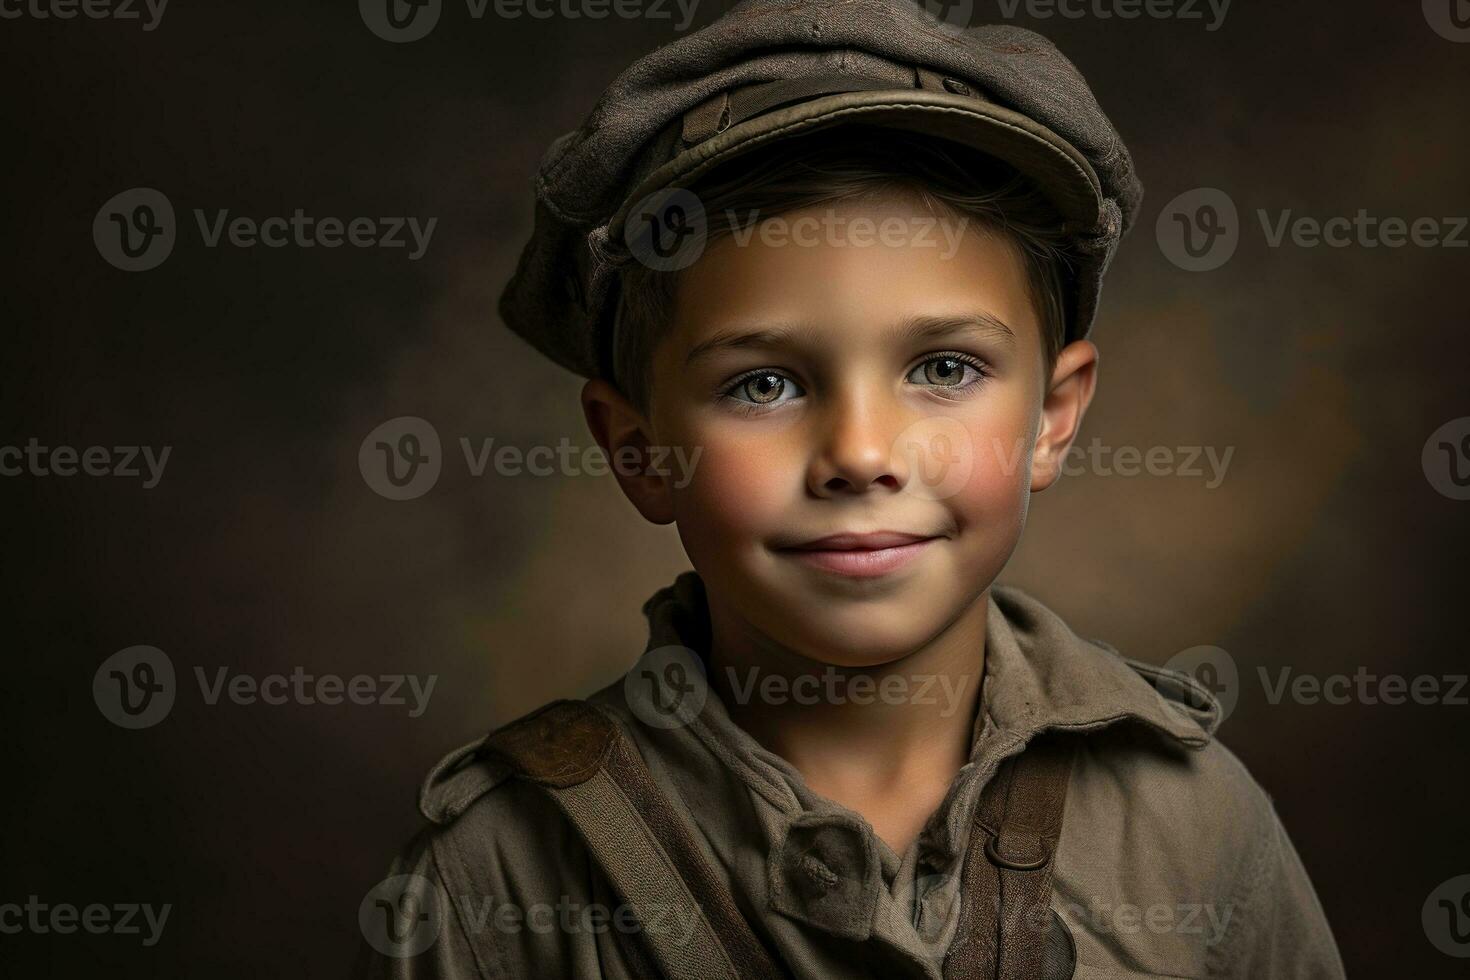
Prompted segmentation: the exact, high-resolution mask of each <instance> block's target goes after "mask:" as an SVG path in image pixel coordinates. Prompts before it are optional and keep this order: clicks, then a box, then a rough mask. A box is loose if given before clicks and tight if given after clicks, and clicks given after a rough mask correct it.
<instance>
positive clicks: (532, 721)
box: [484, 701, 784, 980]
mask: <svg viewBox="0 0 1470 980" xmlns="http://www.w3.org/2000/svg"><path fill="white" fill-rule="evenodd" d="M484 749H485V753H486V755H487V756H489V757H490V758H492V759H496V760H498V761H501V762H504V763H505V764H507V765H508V766H510V768H511V769H512V770H513V771H514V772H515V773H516V775H517V776H518V777H520V778H522V779H525V780H528V781H530V782H532V783H535V784H536V785H537V786H540V787H541V788H542V789H543V790H545V791H546V793H547V794H548V795H549V796H550V797H551V799H552V800H553V801H554V802H555V803H556V804H557V806H559V807H560V808H561V810H562V812H563V813H565V814H566V816H567V818H568V819H569V820H570V821H571V822H572V824H573V825H574V826H575V827H576V828H577V831H578V832H579V833H580V834H581V835H582V839H583V840H584V841H585V842H586V844H587V849H588V851H589V852H590V853H591V854H592V856H593V858H594V859H595V860H596V861H597V863H598V864H599V865H600V866H601V868H602V870H603V872H604V873H605V874H606V875H607V877H608V879H609V881H611V882H612V885H613V887H614V888H615V889H616V890H617V892H618V894H619V895H620V897H621V898H622V900H623V901H624V902H626V903H627V904H628V906H629V907H630V908H631V910H632V912H633V914H634V915H635V917H636V918H637V920H638V922H639V933H638V935H639V936H640V937H641V939H642V941H643V942H642V943H641V944H631V945H628V946H625V947H624V948H625V949H626V950H627V951H628V952H629V954H630V956H632V957H634V958H635V959H641V958H642V957H644V956H645V955H646V956H648V957H651V958H652V961H653V963H652V964H649V963H641V964H640V963H638V962H635V963H633V964H632V965H633V966H634V968H635V969H637V970H638V972H639V973H640V975H652V974H651V971H650V970H649V969H648V968H649V966H650V965H654V964H656V967H657V972H658V973H659V974H661V975H662V976H664V977H667V978H669V980H686V978H687V980H779V978H782V977H783V976H784V974H783V973H782V972H781V971H780V970H779V969H778V968H777V966H776V964H775V962H774V961H773V960H772V958H771V956H770V954H769V953H768V952H767V951H766V948H765V947H764V946H763V945H761V942H760V940H759V939H758V938H757V937H756V935H755V933H754V932H753V931H752V930H751V928H750V924H749V923H748V922H746V920H745V917H744V916H743V915H741V913H740V910H739V908H738V907H737V906H736V904H735V900H734V897H733V896H732V895H731V894H730V891H729V889H728V888H727V887H726V886H725V885H724V883H723V882H722V881H721V880H720V878H719V877H718V876H717V875H716V874H715V872H714V870H713V869H712V868H711V867H710V865H709V862H708V861H706V860H705V859H704V856H703V855H702V854H701V853H700V851H699V847H698V845H697V844H696V843H695V841H694V839H693V837H692V836H691V835H690V832H689V830H688V828H687V827H686V825H685V823H684V822H683V820H682V818H680V816H679V815H678V813H677V812H676V811H675V810H674V808H673V807H672V806H671V805H670V804H669V802H668V800H666V799H665V798H664V797H663V795H662V794H661V793H660V792H659V790H658V787H657V786H656V785H655V784H654V781H653V777H652V776H651V775H650V773H649V772H648V767H647V766H646V765H645V763H644V762H643V759H642V757H641V756H640V755H639V754H638V751H637V749H635V748H634V747H633V746H632V745H631V744H630V743H629V741H628V739H627V737H626V736H625V735H624V734H623V732H622V730H621V728H620V727H619V725H618V724H617V722H616V721H614V720H613V719H612V718H611V717H609V716H608V715H607V714H606V713H604V712H603V711H601V710H600V709H598V708H597V707H595V706H593V705H591V704H589V703H588V702H586V701H555V702H553V703H551V704H549V705H547V706H545V707H544V708H541V709H540V710H538V711H536V712H533V713H532V714H530V715H527V716H526V717H524V718H522V719H520V720H519V721H515V722H512V723H511V724H509V725H506V726H505V727H504V728H501V729H498V730H497V731H495V732H492V733H491V734H490V735H489V737H488V738H486V740H485V744H484Z"/></svg>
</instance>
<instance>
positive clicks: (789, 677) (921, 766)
mask: <svg viewBox="0 0 1470 980" xmlns="http://www.w3.org/2000/svg"><path fill="white" fill-rule="evenodd" d="M989 596H990V593H989V590H986V591H985V592H982V593H981V594H980V596H979V597H978V598H977V599H976V600H975V601H974V602H973V603H971V605H970V606H969V607H968V608H966V609H965V611H964V612H963V613H961V615H960V616H959V617H958V618H957V619H956V620H955V621H954V622H953V623H951V624H950V625H949V626H948V627H947V628H946V629H945V630H944V631H943V632H941V633H940V634H938V635H937V636H936V637H934V638H933V639H932V640H931V641H930V642H928V643H927V644H925V645H924V646H923V647H920V648H919V649H917V650H914V651H913V652H912V653H910V654H908V655H907V656H905V657H902V658H900V659H898V660H895V661H892V662H890V663H887V664H883V665H880V666H876V667H866V668H854V667H829V666H827V665H825V664H823V663H820V662H817V661H814V660H811V659H809V658H807V657H804V656H801V655H800V654H797V653H794V652H792V651H790V650H789V649H786V648H785V647H783V646H782V645H781V644H779V643H778V642H776V641H774V640H772V639H771V638H770V637H768V636H766V635H765V634H762V633H760V632H759V631H757V630H755V629H754V628H753V627H751V626H750V624H749V623H748V622H746V621H745V620H744V619H743V618H741V617H740V616H739V615H738V614H736V613H735V612H734V610H732V609H730V608H728V607H725V606H723V605H722V604H721V603H720V601H719V600H718V598H717V597H715V596H714V595H710V596H709V609H710V627H711V634H710V636H711V638H710V654H709V665H710V678H709V681H710V684H711V685H712V686H713V687H714V689H715V691H716V692H717V693H718V694H719V696H720V698H721V699H722V700H723V701H724V703H725V705H726V707H727V709H728V711H729V714H730V717H731V719H732V720H733V721H734V722H735V724H737V725H739V726H740V727H741V728H743V729H744V730H745V731H746V732H748V733H749V734H750V735H751V736H752V737H753V738H754V739H755V740H756V741H757V742H759V743H760V744H761V745H762V746H763V747H765V748H766V749H769V750H770V751H772V752H774V753H776V754H777V755H779V756H781V757H782V758H783V759H785V760H786V761H788V762H790V763H791V764H792V765H793V766H795V767H796V769H797V770H798V771H799V772H800V773H801V774H802V777H803V778H804V779H805V780H806V782H807V785H808V786H809V787H810V788H811V789H812V790H813V791H814V792H817V793H819V794H821V795H823V796H826V797H828V798H830V799H833V800H835V801H837V802H839V803H842V804H843V805H844V806H847V807H848V808H850V809H853V810H856V811H857V812H859V813H862V814H863V815H864V816H865V817H867V818H868V820H869V822H870V823H872V824H873V827H874V830H875V831H876V832H877V833H878V835H879V836H880V837H881V838H883V839H884V840H886V841H887V842H888V843H889V844H890V845H891V846H892V847H893V849H894V851H895V852H897V853H902V851H903V850H904V848H906V847H907V846H908V844H909V842H910V841H912V839H913V837H915V836H917V834H918V831H919V829H920V828H922V826H923V824H924V822H925V821H926V820H927V819H928V817H929V815H930V814H931V813H932V812H933V811H934V810H935V808H937V806H938V805H939V803H940V802H941V801H942V800H943V798H944V794H945V792H946V791H947V790H948V787H949V785H950V783H951V782H952V781H953V779H954V776H955V774H956V773H957V772H958V771H959V769H960V767H962V766H963V765H964V764H965V763H966V761H968V759H969V755H970V748H971V743H972V735H973V731H974V724H975V716H976V712H977V711H978V709H979V704H980V681H981V677H982V676H983V673H984V665H985V629H986V614H987V609H988V605H989ZM763 685H764V686H763Z"/></svg>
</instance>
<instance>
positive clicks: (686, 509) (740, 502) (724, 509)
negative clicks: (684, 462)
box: [674, 441, 803, 537]
mask: <svg viewBox="0 0 1470 980" xmlns="http://www.w3.org/2000/svg"><path fill="white" fill-rule="evenodd" d="M692 451H693V449H692V446H691V447H690V448H688V449H686V452H692ZM802 480H803V471H802V469H801V467H800V465H799V463H798V462H797V461H796V460H793V459H790V458H788V457H787V454H785V453H783V452H782V451H781V450H780V448H779V447H777V446H773V445H772V444H771V443H769V442H757V441H751V442H749V443H748V444H747V443H745V442H734V443H728V442H726V443H708V442H707V443H704V444H701V445H700V454H699V462H698V463H697V464H696V465H695V466H694V467H693V469H692V473H691V478H690V479H689V481H688V484H687V485H686V486H684V487H683V488H682V489H680V488H676V489H675V490H674V510H675V517H676V520H678V521H679V522H680V524H681V527H682V526H683V525H690V529H703V531H704V532H705V533H709V534H713V535H718V536H721V537H727V536H733V535H745V536H755V537H765V536H767V535H768V534H770V533H771V531H772V530H773V528H777V527H779V526H780V521H781V517H782V515H783V514H784V513H785V512H786V510H787V509H788V508H789V507H790V502H791V501H792V499H793V495H796V494H799V492H800V490H801V485H802Z"/></svg>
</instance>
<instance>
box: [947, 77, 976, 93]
mask: <svg viewBox="0 0 1470 980" xmlns="http://www.w3.org/2000/svg"><path fill="white" fill-rule="evenodd" d="M944 87H945V88H947V89H949V90H950V91H951V92H953V93H954V94H955V95H974V94H975V92H974V90H973V89H971V88H970V86H968V85H966V84H965V83H964V82H962V81H960V80H959V79H958V78H946V79H945V80H944Z"/></svg>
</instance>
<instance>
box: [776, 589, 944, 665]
mask: <svg viewBox="0 0 1470 980" xmlns="http://www.w3.org/2000/svg"><path fill="white" fill-rule="evenodd" d="M904 598H910V601H902V600H903V599H904ZM894 600H895V601H892V602H880V603H841V602H827V603H823V604H821V605H819V606H817V607H816V608H812V607H810V606H807V607H803V608H800V609H783V608H781V607H779V606H777V605H776V604H774V603H773V604H771V605H770V606H768V607H767V608H768V609H770V610H771V611H772V612H774V613H776V617H779V618H774V622H772V623H770V624H769V625H770V629H768V630H767V634H768V635H770V636H771V637H772V638H773V639H775V640H777V641H778V642H780V643H781V644H782V645H784V646H786V647H787V648H788V649H789V650H791V651H792V652H794V653H798V654H800V655H801V656H803V657H806V658H807V659H809V660H814V661H816V662H818V663H822V664H827V665H830V666H833V667H858V668H861V667H881V666H883V665H884V664H890V663H893V662H895V661H898V660H902V659H903V658H904V657H907V656H909V655H910V654H912V653H913V652H914V651H915V650H917V649H918V648H919V647H921V646H923V645H924V644H926V643H928V642H929V641H930V640H931V639H933V634H934V624H935V623H942V622H947V621H949V620H950V619H951V618H953V615H954V613H953V612H951V613H950V614H949V615H946V614H945V613H944V611H942V610H941V609H939V608H937V606H938V605H940V604H936V603H932V602H924V603H917V602H913V601H912V600H911V597H903V596H895V597H894ZM794 624H799V625H794Z"/></svg>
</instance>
